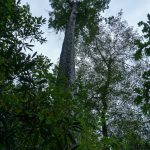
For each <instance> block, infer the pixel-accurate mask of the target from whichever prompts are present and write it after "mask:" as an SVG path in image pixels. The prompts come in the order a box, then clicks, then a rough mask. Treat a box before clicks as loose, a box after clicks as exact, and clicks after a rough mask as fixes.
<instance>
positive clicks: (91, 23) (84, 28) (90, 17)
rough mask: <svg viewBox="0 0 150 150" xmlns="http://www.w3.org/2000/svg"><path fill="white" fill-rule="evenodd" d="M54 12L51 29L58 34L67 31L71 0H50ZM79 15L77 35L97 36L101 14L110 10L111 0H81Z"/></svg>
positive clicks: (50, 20)
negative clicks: (107, 9)
mask: <svg viewBox="0 0 150 150" xmlns="http://www.w3.org/2000/svg"><path fill="white" fill-rule="evenodd" d="M49 1H50V4H51V7H52V11H50V13H49V15H50V19H49V27H50V28H54V29H55V30H56V31H57V32H58V31H63V30H65V29H66V25H67V23H68V18H69V16H70V12H71V8H72V4H73V3H74V1H71V0H49ZM77 2H78V13H77V21H76V35H78V34H79V33H80V34H82V35H86V36H91V37H93V36H95V34H96V32H97V29H98V23H99V20H100V12H101V11H103V10H104V9H106V8H108V3H109V2H110V0H101V1H99V0H94V1H93V0H88V1H87V0H81V1H80V0H79V1H77Z"/></svg>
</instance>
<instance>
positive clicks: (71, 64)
mask: <svg viewBox="0 0 150 150" xmlns="http://www.w3.org/2000/svg"><path fill="white" fill-rule="evenodd" d="M77 6H78V3H77V2H73V3H72V10H71V14H70V17H69V21H68V24H67V27H66V31H65V37H64V41H63V45H62V51H61V55H60V62H59V74H58V76H59V79H63V80H65V85H66V86H69V85H71V84H72V83H73V81H74V80H75V58H74V57H75V50H74V32H75V24H76V16H77ZM59 82H63V83H64V81H59Z"/></svg>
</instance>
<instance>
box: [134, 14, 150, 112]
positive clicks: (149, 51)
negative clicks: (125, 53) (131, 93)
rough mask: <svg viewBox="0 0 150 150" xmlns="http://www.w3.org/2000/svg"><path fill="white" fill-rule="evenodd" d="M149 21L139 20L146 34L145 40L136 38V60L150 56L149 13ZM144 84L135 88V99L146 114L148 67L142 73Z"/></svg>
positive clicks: (149, 87) (148, 108) (149, 85)
mask: <svg viewBox="0 0 150 150" xmlns="http://www.w3.org/2000/svg"><path fill="white" fill-rule="evenodd" d="M147 18H148V21H147V22H143V21H141V22H139V24H138V25H139V26H143V29H142V32H143V34H144V41H141V40H136V45H137V46H138V50H137V51H136V53H135V55H134V56H135V60H139V59H142V56H143V57H144V58H145V57H148V64H149V56H150V14H148V15H147ZM141 78H142V80H143V85H142V87H138V88H136V89H135V92H136V93H137V94H138V96H137V97H136V99H135V103H136V104H137V105H141V108H142V110H143V112H144V113H145V114H150V68H149V67H148V68H146V70H145V71H144V73H143V75H142V77H141Z"/></svg>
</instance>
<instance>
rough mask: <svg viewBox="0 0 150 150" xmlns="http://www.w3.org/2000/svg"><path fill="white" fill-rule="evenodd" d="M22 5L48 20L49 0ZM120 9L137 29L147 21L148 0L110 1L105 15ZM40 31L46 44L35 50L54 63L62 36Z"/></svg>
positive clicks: (59, 50)
mask: <svg viewBox="0 0 150 150" xmlns="http://www.w3.org/2000/svg"><path fill="white" fill-rule="evenodd" d="M22 3H23V4H24V3H28V4H29V5H30V8H31V12H32V14H33V16H43V17H44V18H46V19H47V20H48V18H49V16H48V11H49V9H50V5H49V0H22ZM121 9H123V19H125V20H126V21H127V22H128V24H129V25H130V26H133V27H134V28H135V29H137V28H138V27H137V23H138V22H139V21H146V20H147V14H148V13H150V0H111V2H110V4H109V9H108V10H106V11H105V15H106V16H112V15H116V14H117V13H118V12H119V11H120V10H121ZM42 29H43V31H44V32H45V34H44V36H45V37H46V38H47V43H46V44H43V45H40V44H37V43H35V50H36V51H38V53H42V54H44V55H46V56H48V57H49V58H50V59H51V61H52V62H54V63H56V62H57V60H58V58H59V55H60V52H61V46H62V41H63V37H64V36H63V34H62V33H59V34H57V35H56V34H55V32H54V31H53V30H50V29H48V27H47V25H46V26H44V27H43V28H42Z"/></svg>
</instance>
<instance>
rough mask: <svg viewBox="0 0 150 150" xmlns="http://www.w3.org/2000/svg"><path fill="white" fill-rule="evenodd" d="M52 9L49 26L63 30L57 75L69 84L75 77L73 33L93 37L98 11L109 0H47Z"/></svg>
mask: <svg viewBox="0 0 150 150" xmlns="http://www.w3.org/2000/svg"><path fill="white" fill-rule="evenodd" d="M49 1H50V4H51V7H52V11H51V12H50V13H49V15H50V19H49V27H52V28H54V29H55V30H56V31H64V30H65V37H64V41H63V46H62V51H61V55H60V63H59V77H60V76H61V77H63V78H65V79H66V83H67V85H70V84H71V83H72V82H73V81H74V79H75V62H74V57H75V52H74V40H75V35H78V34H79V33H82V34H84V35H85V34H87V35H88V36H90V37H93V36H94V35H95V33H96V31H97V26H98V23H99V19H100V18H99V15H100V12H101V11H102V10H104V9H106V8H107V7H108V3H109V1H110V0H94V1H93V0H88V1H87V0H49Z"/></svg>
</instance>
